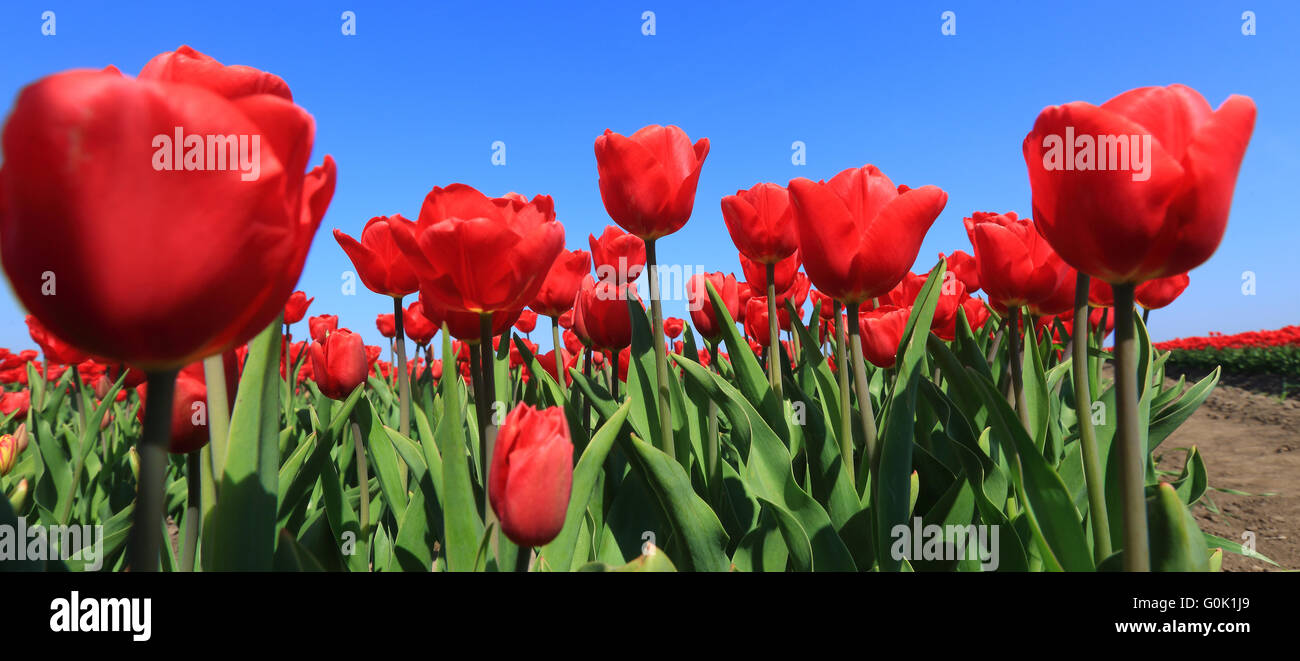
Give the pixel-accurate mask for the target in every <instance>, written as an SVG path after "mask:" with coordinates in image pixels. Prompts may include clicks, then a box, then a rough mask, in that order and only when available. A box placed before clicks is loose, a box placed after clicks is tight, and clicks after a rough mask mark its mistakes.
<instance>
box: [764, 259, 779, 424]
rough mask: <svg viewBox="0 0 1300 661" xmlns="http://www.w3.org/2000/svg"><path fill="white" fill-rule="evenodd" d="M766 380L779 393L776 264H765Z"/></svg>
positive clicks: (777, 396)
mask: <svg viewBox="0 0 1300 661" xmlns="http://www.w3.org/2000/svg"><path fill="white" fill-rule="evenodd" d="M766 267H767V381H768V384H769V385H771V386H772V391H773V392H775V393H776V399H777V401H780V400H781V399H782V394H781V362H780V361H781V338H780V336H779V331H778V330H777V319H776V264H767V265H766Z"/></svg>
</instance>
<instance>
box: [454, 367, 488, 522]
mask: <svg viewBox="0 0 1300 661" xmlns="http://www.w3.org/2000/svg"><path fill="white" fill-rule="evenodd" d="M469 377H470V380H471V381H473V383H472V384H471V385H472V386H473V389H474V411H475V413H476V414H477V420H478V447H479V465H480V466H481V469H480V475H481V476H482V478H483V484H487V465H488V464H489V463H490V462H491V457H488V456H487V419H488V416H489V413H488V410H487V408H488V403H487V395H485V394H484V393H483V354H482V353H481V352H480V351H479V348H478V347H477V346H471V347H470V348H469ZM443 405H444V406H448V405H449V404H447V403H444V404H443ZM491 510H492V506H491V505H489V504H488V502H487V499H486V498H484V499H483V517H484V518H487V516H488V512H490V511H491Z"/></svg>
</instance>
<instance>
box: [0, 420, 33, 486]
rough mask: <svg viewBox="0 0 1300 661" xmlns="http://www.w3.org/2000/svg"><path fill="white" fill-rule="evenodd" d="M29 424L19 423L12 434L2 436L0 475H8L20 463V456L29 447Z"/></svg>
mask: <svg viewBox="0 0 1300 661" xmlns="http://www.w3.org/2000/svg"><path fill="white" fill-rule="evenodd" d="M27 443H28V441H27V425H26V424H21V425H18V429H17V430H16V431H15V432H14V433H12V434H4V435H3V436H0V477H4V476H5V475H8V474H9V472H10V471H12V470H13V469H14V466H16V465H17V464H18V457H19V455H21V454H22V452H23V450H26V449H27Z"/></svg>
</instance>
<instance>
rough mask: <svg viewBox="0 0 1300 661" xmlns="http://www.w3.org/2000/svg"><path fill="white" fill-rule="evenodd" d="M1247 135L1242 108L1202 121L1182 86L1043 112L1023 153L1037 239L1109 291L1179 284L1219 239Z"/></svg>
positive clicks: (1197, 99)
mask: <svg viewBox="0 0 1300 661" xmlns="http://www.w3.org/2000/svg"><path fill="white" fill-rule="evenodd" d="M1254 127H1255V103H1254V102H1253V101H1251V100H1250V98H1248V97H1244V96H1237V95H1233V96H1230V97H1228V100H1227V101H1224V103H1223V105H1221V106H1219V109H1218V110H1212V109H1211V108H1210V104H1209V103H1207V102H1206V100H1205V97H1203V96H1201V95H1200V93H1198V92H1197V91H1196V90H1194V89H1191V88H1190V87H1186V86H1183V85H1170V86H1169V87H1142V88H1138V89H1134V90H1130V91H1128V92H1125V93H1123V94H1120V95H1119V96H1116V97H1115V98H1113V99H1111V100H1109V101H1107V102H1106V103H1104V104H1102V105H1101V106H1100V107H1098V106H1094V105H1092V104H1090V103H1084V102H1082V101H1076V102H1074V103H1067V104H1065V105H1063V106H1051V107H1048V108H1046V109H1044V110H1043V111H1042V113H1040V114H1039V115H1038V119H1037V120H1036V121H1035V122H1034V128H1033V130H1032V131H1030V132H1029V134H1028V135H1026V136H1025V140H1024V144H1023V150H1022V151H1023V152H1024V157H1025V164H1026V165H1027V166H1028V168H1029V184H1030V187H1031V189H1032V190H1033V205H1034V217H1035V218H1037V219H1038V223H1039V231H1040V232H1042V233H1043V236H1045V237H1047V240H1048V241H1049V242H1051V244H1052V246H1053V247H1054V248H1056V249H1057V251H1058V252H1059V253H1060V254H1061V257H1062V258H1064V259H1065V261H1066V262H1068V263H1069V264H1070V265H1071V266H1073V267H1075V268H1077V269H1079V270H1080V271H1083V272H1084V273H1087V274H1088V275H1091V276H1093V277H1095V278H1100V279H1102V280H1105V281H1107V282H1110V283H1138V282H1143V281H1146V280H1154V279H1156V278H1162V277H1166V276H1171V275H1175V274H1178V273H1185V272H1187V271H1188V270H1190V269H1192V268H1194V267H1196V266H1198V265H1200V264H1201V263H1203V262H1204V261H1205V260H1207V259H1209V257H1210V255H1212V254H1213V253H1214V251H1215V250H1216V249H1217V248H1218V246H1219V242H1220V241H1221V240H1222V239H1223V233H1224V230H1225V229H1226V228H1227V223H1228V209H1229V207H1230V206H1231V204H1232V192H1233V188H1234V187H1235V186H1236V181H1237V170H1238V168H1239V167H1240V166H1241V159H1242V156H1243V155H1244V154H1245V152H1246V144H1247V143H1248V142H1250V136H1251V133H1252V132H1253V130H1254ZM981 273H983V271H981Z"/></svg>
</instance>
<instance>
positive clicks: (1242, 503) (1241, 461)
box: [1157, 373, 1300, 571]
mask: <svg viewBox="0 0 1300 661" xmlns="http://www.w3.org/2000/svg"><path fill="white" fill-rule="evenodd" d="M1174 376H1175V377H1176V376H1177V375H1176V374H1175V375H1174ZM1199 376H1200V375H1197V374H1191V373H1189V374H1187V380H1188V383H1194V382H1195V381H1194V379H1195V378H1199ZM1280 382H1281V380H1280V379H1278V383H1280ZM1230 383H1231V384H1235V385H1228V384H1230ZM1172 384H1173V382H1172V381H1170V382H1169V385H1172ZM1269 385H1272V384H1271V383H1270V382H1269V381H1268V379H1266V378H1264V379H1263V380H1261V377H1246V378H1245V379H1224V380H1221V381H1220V383H1219V385H1218V386H1216V387H1215V389H1214V392H1213V393H1211V394H1210V397H1209V398H1208V399H1207V400H1206V401H1205V403H1204V404H1203V405H1202V406H1201V408H1200V409H1199V410H1197V411H1196V413H1195V414H1194V415H1193V416H1192V417H1191V418H1189V419H1188V420H1187V421H1186V422H1184V423H1183V424H1182V426H1180V427H1179V428H1178V430H1177V431H1175V432H1174V433H1173V435H1171V436H1170V437H1169V438H1168V439H1166V440H1165V442H1164V443H1163V444H1162V445H1161V446H1160V450H1159V453H1158V458H1159V463H1158V464H1157V466H1158V467H1159V468H1160V469H1162V470H1169V471H1180V470H1181V469H1182V466H1183V462H1184V460H1185V459H1186V452H1185V451H1184V450H1179V449H1176V448H1188V447H1191V446H1193V445H1194V446H1196V447H1197V448H1198V449H1199V450H1200V452H1201V455H1202V456H1203V457H1204V459H1205V466H1206V469H1207V471H1208V473H1209V484H1210V490H1209V491H1207V492H1206V494H1205V497H1204V498H1202V500H1201V502H1199V503H1197V505H1196V506H1195V507H1194V509H1193V513H1194V514H1195V515H1196V518H1197V520H1198V521H1199V522H1200V524H1201V528H1202V529H1203V530H1205V531H1206V532H1210V533H1212V534H1215V535H1218V536H1219V537H1223V538H1224V539H1228V540H1232V541H1234V542H1237V543H1244V542H1245V540H1244V539H1243V534H1245V533H1247V532H1252V533H1254V539H1255V550H1256V551H1258V552H1259V553H1261V554H1263V555H1265V556H1267V557H1269V558H1271V559H1272V560H1273V561H1275V562H1277V563H1278V564H1280V565H1281V566H1282V568H1283V569H1290V570H1295V569H1300V399H1297V398H1296V397H1294V396H1287V395H1291V393H1285V394H1283V393H1281V392H1280V391H1281V389H1280V388H1278V389H1277V391H1275V392H1270V391H1273V390H1274V389H1273V388H1269V387H1268V386H1269ZM1246 388H1250V389H1249V390H1248V389H1246ZM1283 397H1286V398H1285V399H1283ZM1216 488H1217V489H1231V490H1234V491H1240V492H1245V493H1247V494H1250V495H1238V494H1232V493H1225V492H1222V491H1218V490H1216ZM1212 508H1217V510H1218V512H1215V511H1213V509H1212ZM1223 570H1224V571H1281V570H1280V569H1279V568H1278V567H1274V566H1273V565H1270V564H1268V563H1266V562H1264V561H1262V560H1259V559H1256V558H1247V557H1243V556H1241V555H1237V554H1235V553H1226V552H1225V553H1224V559H1223Z"/></svg>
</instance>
